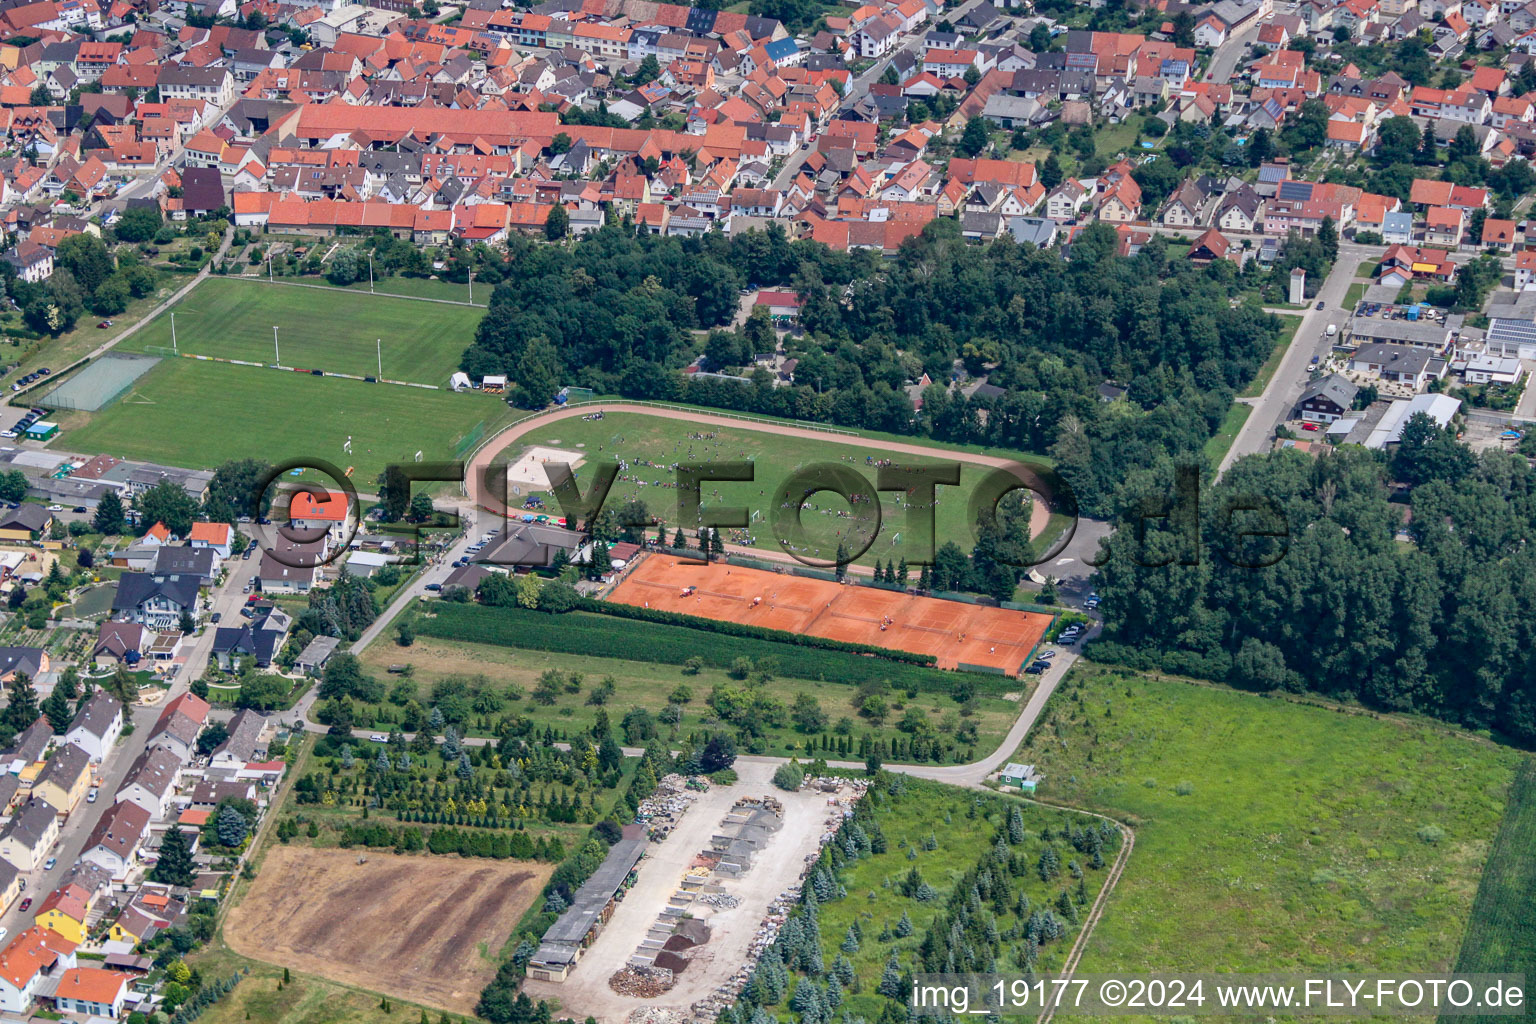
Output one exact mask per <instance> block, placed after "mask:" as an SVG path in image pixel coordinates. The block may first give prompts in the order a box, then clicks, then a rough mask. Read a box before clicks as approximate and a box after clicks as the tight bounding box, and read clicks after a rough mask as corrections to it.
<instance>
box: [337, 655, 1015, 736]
mask: <svg viewBox="0 0 1536 1024" xmlns="http://www.w3.org/2000/svg"><path fill="white" fill-rule="evenodd" d="M362 662H363V666H364V668H365V670H366V671H368V672H370V673H372V674H373V675H375V676H377V677H379V678H385V677H386V673H387V672H388V670H389V668H390V667H391V666H406V665H408V666H410V671H411V676H410V678H409V679H400V678H398V677H397V681H391V682H390V683H389V687H390V698H391V699H390V700H386V701H385V702H383V703H381V704H377V705H359V707H358V716H357V723H358V725H359V726H360V727H362V728H380V729H385V730H386V731H387V729H388V728H389V727H390V726H392V725H397V724H398V722H399V720H400V719H401V718H402V717H404V715H405V704H406V703H408V702H409V701H410V700H415V701H417V702H418V703H419V704H421V705H422V706H424V707H430V706H432V703H433V701H432V694H433V692H434V690H435V689H437V688H438V687H440V686H443V685H445V684H447V685H452V684H453V682H454V681H463V680H469V681H470V682H471V685H472V686H487V687H495V688H497V689H498V690H500V691H501V692H503V693H506V694H508V695H511V694H518V695H519V699H518V700H517V701H516V702H515V703H512V704H510V705H509V706H510V707H511V708H512V709H514V711H515V713H516V714H518V715H522V716H525V717H527V718H528V719H529V720H531V721H532V722H533V725H534V728H536V729H539V730H543V729H545V728H551V729H555V730H557V731H562V732H567V733H577V732H582V731H585V730H587V729H590V728H591V727H592V725H593V723H594V722H595V721H596V718H597V712H598V710H599V708H600V707H601V708H604V709H606V711H607V714H608V716H609V718H610V719H611V721H612V724H613V725H614V727H615V728H616V730H617V732H616V735H617V737H618V738H619V740H620V742H624V743H626V745H636V746H637V745H639V744H640V743H642V742H643V738H642V735H640V734H638V733H637V735H635V736H633V737H629V736H628V735H627V734H626V732H625V730H624V728H623V722H624V719H625V716H626V715H628V714H630V712H631V710H632V709H634V708H643V709H645V711H646V712H647V713H648V714H649V715H650V717H651V719H652V720H653V721H654V723H655V725H656V727H657V728H658V729H659V734H660V736H661V737H662V738H663V739H664V740H666V741H667V742H668V743H669V744H671V745H673V746H675V745H676V741H677V740H678V739H680V738H684V737H687V736H688V735H690V734H693V733H703V732H706V731H708V730H710V729H718V728H734V727H733V726H731V725H730V724H729V723H728V722H725V721H724V720H723V719H722V718H721V717H720V711H717V710H716V707H715V706H714V705H718V707H719V708H720V709H722V710H724V711H726V712H727V713H733V709H734V708H735V707H736V706H737V704H736V699H737V698H736V695H738V694H741V693H744V692H745V691H746V690H747V688H748V684H747V682H746V681H744V680H737V679H733V678H731V674H730V672H729V671H728V670H727V669H722V668H711V667H701V668H700V669H699V670H698V672H697V673H695V674H692V675H689V674H685V673H684V672H683V670H682V668H681V666H678V665H665V664H655V663H651V662H642V661H628V660H623V659H619V658H602V657H591V656H585V655H577V654H553V653H550V652H546V651H535V650H521V649H513V648H507V647H499V646H495V645H492V644H476V643H465V642H460V641H453V640H439V639H435V638H428V637H420V636H418V637H417V639H416V641H415V643H414V644H413V645H412V646H410V647H398V646H395V645H392V644H389V645H386V644H374V645H372V646H371V647H369V648H368V650H367V652H366V653H365V654H364V655H363V656H362ZM546 672H554V673H563V674H564V675H565V676H566V678H567V679H569V678H570V676H571V674H572V673H574V674H576V675H578V676H580V677H581V683H580V689H579V690H578V691H576V692H570V690H569V689H568V687H566V686H563V685H562V686H560V687H558V688H555V689H554V690H553V691H552V692H549V691H546V692H547V696H546V697H545V698H543V699H539V700H535V699H534V698H533V697H532V696H530V695H531V694H532V693H533V691H535V690H537V689H539V686H540V679H541V677H543V676H544V674H545V673H546ZM609 680H611V681H612V684H613V691H612V693H610V694H607V695H606V696H605V697H604V698H603V701H604V703H603V704H601V705H599V704H596V703H594V702H593V698H594V694H595V693H596V691H598V690H599V689H600V688H604V685H605V682H606V681H609ZM1018 685H1019V686H1021V687H1022V686H1024V685H1025V684H1022V683H1020V684H1018ZM752 689H754V690H755V691H756V692H757V693H758V694H760V695H761V696H762V697H765V698H769V699H771V700H773V701H776V702H778V704H780V705H782V707H783V708H784V709H785V714H784V716H783V718H782V719H781V720H780V722H779V723H778V724H767V723H764V722H762V721H761V720H759V723H758V724H759V725H760V726H761V732H762V735H760V736H757V737H754V738H753V739H751V740H748V741H746V742H744V743H743V744H742V745H741V749H742V750H743V751H746V752H751V753H761V754H773V755H790V754H798V755H799V756H801V757H805V756H806V752H805V744H806V742H807V740H811V741H812V742H816V741H818V740H819V739H820V736H821V734H822V732H830V733H832V734H833V735H834V736H837V737H841V736H842V735H843V734H842V733H841V732H840V731H839V727H840V726H841V728H845V729H846V730H847V731H848V733H847V734H848V735H851V736H855V737H862V736H866V735H867V736H872V737H875V738H879V739H882V740H884V741H886V742H890V741H891V740H893V739H895V738H897V737H899V736H904V735H905V733H903V732H902V730H901V728H900V723H901V722H902V720H903V719H904V718H905V717H906V715H907V714H908V713H909V712H911V711H914V710H915V711H917V712H920V714H921V717H920V718H918V717H914V719H913V721H914V722H916V721H919V720H924V719H925V720H926V721H927V722H928V723H929V727H930V728H931V729H934V730H939V731H941V732H942V733H944V734H947V735H964V736H965V737H967V738H969V737H971V736H972V735H974V739H973V740H972V741H971V742H969V743H967V744H965V745H964V746H963V747H962V748H961V749H962V751H970V750H972V749H974V750H975V751H977V752H984V751H989V750H992V749H994V748H995V747H996V746H997V744H998V743H999V742H1000V741H1001V740H1002V738H1003V736H1004V734H1006V732H1007V730H1008V727H1009V726H1010V725H1011V724H1012V722H1013V719H1014V718H1015V717H1017V715H1018V710H1019V703H1018V701H1017V700H1009V699H1006V698H1005V697H1003V696H1001V695H997V694H981V695H978V696H977V697H976V698H975V699H974V705H973V707H972V708H971V713H970V714H964V713H963V709H962V708H961V706H960V705H959V704H958V703H956V702H955V700H954V699H953V697H950V696H948V695H946V694H940V693H927V692H920V693H919V694H918V695H917V696H916V697H911V696H908V695H907V694H906V693H905V692H894V693H889V694H887V696H886V697H885V698H884V699H885V701H886V704H887V707H888V712H887V715H886V716H885V717H883V718H882V719H881V721H880V724H878V725H877V724H875V723H874V722H873V721H872V720H871V719H870V718H869V717H868V716H866V715H862V714H860V712H859V709H858V707H857V706H856V704H858V703H860V702H861V701H862V698H861V697H860V695H859V690H857V689H856V688H854V687H852V686H828V685H827V684H825V683H822V682H819V681H810V680H805V679H795V678H781V677H779V676H777V675H775V676H773V677H772V678H770V679H767V680H764V681H762V682H760V683H756V684H755V685H753V686H752ZM685 695H686V696H687V698H688V699H687V700H686V701H681V702H679V703H676V704H674V703H672V702H671V701H670V700H669V698H671V697H673V696H679V697H681V696H685ZM712 695H716V700H715V701H714V703H713V704H712V703H711V696H712ZM802 695H806V696H808V697H809V698H810V699H811V700H812V701H814V702H815V706H816V708H817V710H818V712H819V718H820V719H821V720H822V721H823V722H824V723H825V726H824V728H823V729H821V730H816V731H813V732H812V733H809V734H808V733H805V732H802V731H800V729H798V728H797V727H796V724H795V717H796V715H795V713H794V712H795V709H796V707H797V701H798V700H799V699H800V698H801V696H802ZM396 698H398V699H399V700H398V701H397V700H396ZM728 698H729V701H728ZM545 700H548V703H545V702H544V701H545ZM673 708H675V709H676V710H675V711H672V710H669V709H673ZM674 714H675V715H676V718H677V720H676V721H675V722H668V721H666V719H667V718H669V717H672V716H673V715H674ZM381 715H383V716H385V717H380V716H381ZM806 720H807V721H809V722H812V723H813V724H814V722H815V717H814V716H810V715H807V716H806ZM488 731H489V730H488V729H485V728H482V727H481V726H480V725H479V724H478V721H477V720H474V719H472V720H471V721H470V722H469V723H468V724H467V732H468V734H469V735H471V736H474V735H480V734H482V733H484V732H488ZM817 747H818V750H817V752H818V753H820V754H821V756H824V757H827V758H830V759H835V758H836V756H837V755H835V754H834V753H831V752H828V753H822V752H821V750H820V744H819V743H817ZM964 756H965V755H964V754H963V753H962V757H964ZM967 759H968V758H967Z"/></svg>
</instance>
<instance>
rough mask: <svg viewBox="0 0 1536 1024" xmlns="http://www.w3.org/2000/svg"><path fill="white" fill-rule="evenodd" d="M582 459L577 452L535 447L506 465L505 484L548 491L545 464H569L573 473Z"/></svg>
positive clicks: (583, 456) (580, 454) (582, 456)
mask: <svg viewBox="0 0 1536 1024" xmlns="http://www.w3.org/2000/svg"><path fill="white" fill-rule="evenodd" d="M584 458H586V456H585V455H583V454H582V453H581V452H578V451H566V450H565V449H563V448H546V447H544V446H543V445H535V446H534V447H532V448H529V449H528V450H527V451H525V452H523V454H521V455H519V456H518V457H517V461H515V462H509V463H507V483H509V484H511V485H513V486H514V487H524V488H529V489H531V490H536V491H545V490H548V489H549V477H548V476H547V475H546V474H545V472H544V464H545V463H546V462H565V463H569V464H570V467H571V472H572V473H574V472H576V467H577V466H580V465H581V463H582V460H583V459H584Z"/></svg>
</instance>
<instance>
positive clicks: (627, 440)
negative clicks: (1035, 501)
mask: <svg viewBox="0 0 1536 1024" xmlns="http://www.w3.org/2000/svg"><path fill="white" fill-rule="evenodd" d="M698 434H704V435H707V436H706V437H704V438H702V439H700V438H690V436H689V435H698ZM905 440H906V443H909V444H910V443H913V439H911V438H907V439H905ZM535 446H542V447H548V448H556V449H559V450H562V451H571V452H578V453H580V455H581V456H582V462H581V465H580V466H579V467H578V468H577V470H576V479H577V482H578V484H579V486H580V488H581V490H582V492H583V493H586V490H587V486H588V483H589V482H590V481H591V479H592V475H593V465H594V463H595V462H596V461H597V460H598V459H601V460H603V461H605V462H612V461H614V460H619V461H620V462H622V463H625V464H627V465H628V468H627V469H624V468H622V467H621V471H620V474H619V477H618V479H617V480H616V481H615V482H614V485H613V489H612V490H611V491H610V492H609V496H608V500H607V507H609V508H618V507H619V506H620V505H621V504H622V503H623V502H624V501H626V500H628V499H629V498H639V499H641V500H642V501H644V502H646V505H647V508H648V510H649V511H650V513H651V514H652V515H653V516H659V517H661V518H662V519H664V520H665V521H666V522H667V523H669V524H671V525H672V526H673V528H675V527H676V525H677V524H678V522H679V521H680V513H679V509H678V499H679V492H678V491H677V490H676V489H674V484H675V482H676V480H677V474H676V471H675V468H674V467H675V466H676V464H677V463H679V462H684V463H687V462H693V463H700V464H707V463H710V462H734V461H752V462H754V463H755V464H756V465H755V469H756V479H755V480H754V481H752V482H750V483H733V484H721V485H718V486H712V485H710V484H709V483H707V482H706V483H705V485H704V487H703V490H702V495H701V503H702V505H703V506H704V507H706V508H707V507H709V506H711V505H717V506H718V505H726V506H736V505H740V506H744V507H747V508H749V509H750V510H751V511H750V513H749V514H750V516H751V519H752V525H751V527H749V529H748V530H747V531H745V532H742V531H727V535H726V536H727V539H728V540H730V541H732V542H734V543H749V544H751V545H752V546H754V547H762V548H775V549H776V548H777V544H776V542H775V541H774V539H773V530H772V528H771V525H770V524H771V518H770V517H771V515H772V513H773V511H774V510H775V509H777V508H778V506H779V504H780V501H781V495H782V492H783V490H784V484H785V483H786V481H788V480H789V478H790V476H791V475H792V474H793V473H794V472H795V470H797V469H800V468H802V467H808V466H811V465H813V464H816V463H834V464H835V463H841V464H842V465H843V466H844V467H845V468H847V469H851V470H853V471H855V472H857V473H858V474H860V475H861V476H862V477H864V479H865V480H866V481H867V482H868V484H869V485H870V487H871V489H873V485H874V484H875V477H876V474H877V472H878V471H877V469H876V468H875V466H874V464H873V463H875V462H877V461H878V460H879V459H880V458H881V452H880V451H879V450H877V449H870V448H861V447H853V446H850V445H845V444H841V443H839V442H838V440H837V438H836V436H835V435H830V434H829V435H828V436H827V438H826V439H825V440H821V439H814V440H813V439H810V438H801V437H782V436H780V435H777V434H770V433H766V432H763V431H759V430H753V429H751V428H750V427H746V426H743V427H718V426H713V425H709V426H707V427H702V426H701V425H698V424H690V423H688V422H686V421H682V420H673V419H662V418H660V417H655V416H647V415H645V414H643V413H619V412H614V413H608V414H606V415H605V416H604V417H603V418H602V419H601V420H584V419H578V418H572V419H567V420H561V421H559V422H557V423H551V424H549V425H548V426H545V427H543V428H541V429H539V430H536V431H533V432H531V433H529V434H526V435H524V436H523V437H522V438H520V439H519V441H518V444H517V445H514V446H513V447H511V448H508V449H507V451H506V453H505V457H506V458H507V459H509V460H516V459H517V458H518V456H519V455H520V454H521V453H522V452H523V451H526V450H528V449H529V448H532V447H535ZM994 454H997V455H1003V456H1009V455H1013V456H1014V457H1016V458H1019V459H1020V460H1021V461H1024V460H1025V459H1026V458H1027V457H1025V456H1019V455H1016V454H1014V453H1009V452H995V453H994ZM964 456H965V453H964V452H963V451H960V450H953V451H947V450H945V449H943V448H938V447H935V448H934V449H933V455H932V457H921V456H915V455H914V456H908V455H901V456H898V461H900V462H902V463H905V464H908V465H935V464H939V463H944V462H951V463H952V462H955V461H960V462H964ZM1031 461H1034V460H1031ZM988 472H990V468H989V467H983V466H964V467H963V468H962V470H961V475H960V486H959V487H957V488H950V487H940V488H939V490H938V510H937V513H936V515H935V517H934V535H935V546H937V545H941V544H943V543H944V542H946V541H954V542H955V543H956V544H958V545H959V546H960V547H961V548H962V549H964V550H966V551H969V550H971V548H972V547H974V546H975V534H974V533H973V531H972V529H971V527H970V525H969V524H968V522H967V508H966V499H967V498H968V497H969V489H970V488H972V487H974V486H976V484H977V483H978V482H979V481H980V480H981V479H983V478H984V476H985V475H986V474H987V473H988ZM754 490H755V491H757V492H758V493H757V494H755V495H754V494H753V493H752V492H753V491H754ZM529 493H538V494H542V495H544V498H545V501H546V504H547V506H548V507H550V508H554V507H556V506H555V503H554V501H553V499H552V497H551V496H550V494H549V491H548V489H547V488H531V487H524V488H523V490H522V494H521V495H520V496H514V504H517V503H519V501H518V500H517V499H518V498H519V497H526V496H527V495H528V494H529ZM905 499H906V495H905V494H903V493H902V492H899V491H887V492H882V493H881V496H880V503H881V522H882V526H881V529H880V533H879V535H878V536H877V537H876V538H875V540H874V543H873V544H872V545H871V546H870V548H869V549H868V551H866V552H865V555H864V557H863V558H861V559H859V561H860V562H864V563H871V562H873V561H874V560H875V559H877V558H878V559H881V560H882V561H888V560H890V559H893V558H907V559H908V560H910V561H913V562H916V561H917V560H918V559H919V558H922V559H923V560H925V561H926V560H927V555H926V553H920V552H919V550H918V548H917V546H916V545H915V544H911V543H910V542H911V541H912V540H914V539H915V537H914V536H913V531H912V530H911V529H910V528H909V527H908V525H907V524H906V522H905V520H906V512H905V510H904V509H903V507H902V505H901V503H902V502H904V501H905ZM810 501H811V505H816V506H820V509H821V511H820V512H819V513H818V512H817V511H815V510H813V509H812V507H811V505H808V506H807V510H806V513H805V516H804V522H805V525H806V530H807V534H808V536H810V537H811V538H812V541H813V543H812V544H811V545H809V546H811V547H812V548H814V549H816V550H821V549H825V550H826V551H829V552H830V551H832V550H835V547H836V545H837V543H838V542H839V537H840V534H839V533H838V531H839V530H841V529H845V528H846V527H847V525H848V520H847V519H846V518H840V517H839V516H838V511H839V510H841V511H843V512H848V511H849V510H850V506H849V505H848V503H847V502H846V501H844V500H843V499H842V498H839V497H838V496H837V495H835V494H831V493H830V492H823V493H822V494H820V495H818V496H813V497H812V498H811V499H810ZM684 527H685V529H690V530H691V529H692V524H691V523H688V524H684ZM899 534H902V535H906V536H907V540H905V541H899V540H898V539H897V537H898V535H899Z"/></svg>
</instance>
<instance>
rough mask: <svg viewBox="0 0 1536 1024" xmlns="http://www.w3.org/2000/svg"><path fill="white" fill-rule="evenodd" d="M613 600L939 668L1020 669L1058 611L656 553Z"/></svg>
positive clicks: (638, 567) (1014, 671)
mask: <svg viewBox="0 0 1536 1024" xmlns="http://www.w3.org/2000/svg"><path fill="white" fill-rule="evenodd" d="M690 587H691V588H693V589H692V590H691V591H689V588H690ZM610 600H614V601H622V602H623V603H625V604H635V605H643V606H645V607H648V608H658V609H660V610H662V611H668V612H679V613H681V614H684V615H698V616H702V617H704V618H708V619H724V620H725V621H728V622H744V623H747V624H748V625H753V626H762V627H764V628H765V629H782V630H785V631H787V632H791V633H807V634H810V635H811V636H821V637H826V638H827V639H829V640H842V641H846V642H848V643H857V644H869V645H870V646H872V647H889V648H892V649H894V650H898V651H911V652H912V653H914V654H932V655H934V656H935V657H936V658H937V659H938V662H937V663H938V667H939V668H960V667H962V666H974V667H979V668H986V669H998V670H1001V671H1003V672H1004V673H1006V674H1008V675H1012V676H1016V675H1018V674H1019V672H1020V671H1021V670H1022V669H1023V667H1024V666H1025V664H1026V663H1027V659H1028V658H1029V657H1030V654H1031V653H1032V652H1033V651H1034V649H1035V647H1036V645H1038V644H1039V643H1040V640H1041V638H1042V637H1043V636H1045V631H1046V629H1047V628H1049V627H1050V624H1051V616H1049V615H1043V614H1040V613H1037V612H1021V611H1013V610H1010V609H1007V608H992V607H989V606H987V605H975V604H964V603H962V602H960V601H944V600H940V599H939V598H935V597H918V596H917V595H914V594H907V593H903V592H901V591H896V590H882V589H879V588H877V587H860V586H852V585H845V584H841V583H833V582H832V581H830V580H819V579H810V578H807V577H804V576H792V575H789V574H787V573H783V574H781V573H776V572H766V571H764V570H761V569H747V568H743V567H742V566H739V565H726V564H725V563H722V562H715V563H712V564H709V565H705V564H704V563H702V562H697V561H693V560H690V559H683V558H678V557H676V556H675V555H664V554H655V553H653V554H649V555H646V556H644V557H643V558H641V559H640V560H639V564H638V565H636V566H635V568H634V569H632V570H629V571H628V572H626V574H625V576H624V580H623V582H621V583H620V584H619V585H618V587H617V588H615V589H614V591H613V594H612V597H611V598H610ZM882 627H884V628H882Z"/></svg>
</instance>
